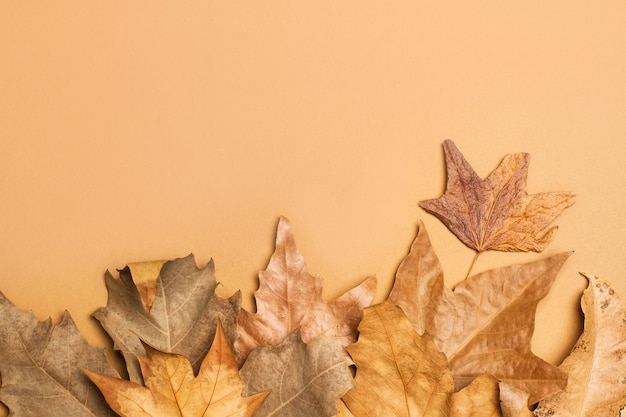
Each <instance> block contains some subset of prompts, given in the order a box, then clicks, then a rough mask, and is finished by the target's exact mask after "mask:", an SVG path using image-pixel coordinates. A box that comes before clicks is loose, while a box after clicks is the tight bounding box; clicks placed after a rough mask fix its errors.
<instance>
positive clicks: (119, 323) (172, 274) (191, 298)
mask: <svg viewBox="0 0 626 417" xmlns="http://www.w3.org/2000/svg"><path fill="white" fill-rule="evenodd" d="M105 281H106V286H107V290H108V294H109V297H108V301H107V305H106V307H103V308H100V309H98V310H97V311H96V312H95V313H94V314H93V316H94V317H95V318H96V319H98V321H100V323H101V324H102V327H104V329H105V330H106V331H107V333H108V334H109V335H110V336H111V338H112V339H113V341H114V342H115V348H116V349H118V350H120V351H121V352H122V355H123V356H124V359H125V360H126V366H127V368H128V373H129V376H130V379H131V381H133V382H137V383H141V382H142V377H141V369H140V366H139V361H138V360H137V357H138V356H140V355H143V354H144V353H145V352H144V348H143V345H142V343H141V341H142V340H143V341H144V342H146V343H147V344H149V345H150V346H154V347H155V348H157V349H159V350H161V351H163V352H170V353H178V354H180V355H183V356H184V357H186V358H187V359H189V360H190V361H191V363H192V366H193V368H194V370H195V371H197V370H198V368H199V366H200V362H201V361H202V358H204V355H205V354H206V352H207V351H208V350H209V346H210V345H211V342H212V341H213V337H214V335H215V329H216V327H217V322H218V320H221V321H222V323H223V325H224V329H225V332H226V335H227V338H228V340H231V341H232V340H234V339H235V337H236V336H235V335H236V326H237V325H236V320H237V315H238V314H239V306H240V304H241V294H240V293H239V292H237V293H236V294H234V295H233V296H231V297H230V298H228V299H224V298H222V297H219V296H217V295H216V294H215V287H216V286H217V282H216V280H215V268H214V265H213V261H210V262H209V263H208V264H207V265H206V266H205V267H204V268H201V269H200V268H198V267H197V266H196V263H195V259H194V257H193V255H189V256H187V257H185V258H180V259H176V260H173V261H170V262H166V263H165V264H164V265H163V267H162V268H161V271H160V273H159V275H158V277H157V279H156V292H155V294H154V301H153V302H152V303H151V308H150V311H149V312H148V311H146V308H145V304H144V301H143V299H142V297H141V295H140V292H139V291H138V289H137V286H136V285H135V283H134V282H133V277H132V275H131V271H130V269H129V268H128V267H127V268H124V269H123V270H121V271H120V272H119V278H115V277H113V276H112V275H111V274H110V273H108V272H107V274H106V276H105Z"/></svg>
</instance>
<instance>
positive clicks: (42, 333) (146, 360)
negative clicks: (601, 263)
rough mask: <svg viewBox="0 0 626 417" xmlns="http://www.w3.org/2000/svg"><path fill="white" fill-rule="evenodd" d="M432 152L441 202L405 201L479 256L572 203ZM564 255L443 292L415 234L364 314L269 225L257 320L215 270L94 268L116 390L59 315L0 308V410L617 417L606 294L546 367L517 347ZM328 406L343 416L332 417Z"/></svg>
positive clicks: (526, 241)
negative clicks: (271, 234)
mask: <svg viewBox="0 0 626 417" xmlns="http://www.w3.org/2000/svg"><path fill="white" fill-rule="evenodd" d="M444 150H445V153H446V164H447V170H448V184H447V187H446V191H445V193H444V195H443V196H442V197H441V198H439V199H434V200H427V201H423V202H421V204H420V205H421V206H422V207H423V208H425V209H426V210H428V211H429V212H431V213H433V214H435V215H436V216H437V217H439V218H440V219H441V220H442V221H443V222H444V223H445V224H446V225H447V226H448V227H449V228H450V229H451V230H452V231H453V232H454V233H455V234H456V235H457V236H458V237H459V239H460V240H461V241H462V242H463V243H465V244H466V245H467V246H469V247H470V248H472V249H474V250H476V251H477V252H481V251H484V250H490V249H491V250H506V251H529V250H534V251H541V250H543V248H544V247H545V246H546V245H547V244H548V243H549V241H550V240H551V239H552V237H553V235H554V232H555V230H556V229H555V228H554V227H553V228H549V224H550V223H551V222H552V221H553V219H554V218H555V217H556V216H558V215H559V214H560V213H561V211H562V210H563V209H564V208H566V207H568V206H569V205H571V204H572V203H573V198H574V197H573V194H571V193H542V194H536V195H528V194H527V193H526V189H525V187H526V175H527V169H528V160H529V159H528V158H529V157H528V155H527V154H514V155H508V156H506V157H505V158H504V159H503V161H502V162H501V164H500V165H499V166H498V167H497V168H496V170H495V171H494V172H492V173H491V174H490V175H489V176H488V177H487V178H486V179H484V180H481V179H480V178H478V176H477V175H476V173H475V172H474V170H473V169H472V168H471V166H470V165H469V164H468V163H467V161H466V160H465V159H464V158H463V156H462V155H461V154H460V152H459V151H458V149H457V148H456V146H454V144H453V143H452V142H451V141H446V142H445V143H444ZM568 256H569V253H562V254H558V255H554V256H550V257H547V258H544V259H541V260H538V261H535V262H531V263H526V264H520V265H512V266H509V267H504V268H497V269H493V270H490V271H485V272H481V273H478V274H475V275H473V276H470V277H468V278H467V279H466V280H464V281H462V282H460V283H459V284H458V285H457V286H456V288H454V289H453V290H449V289H447V288H445V286H444V280H443V270H442V267H441V265H440V264H439V261H438V259H437V256H436V255H435V252H434V249H433V248H432V246H431V244H430V241H429V239H428V235H427V234H426V230H425V228H424V226H423V225H422V224H420V225H419V228H418V234H417V237H416V239H415V241H414V243H413V245H412V246H411V250H410V252H409V254H408V256H407V257H406V258H405V259H404V261H403V262H402V263H401V265H400V266H399V268H398V271H397V274H396V280H395V283H394V286H393V289H392V290H391V292H390V294H389V297H388V301H386V302H385V303H382V304H378V305H376V306H372V307H369V308H367V309H366V313H365V317H364V316H363V309H364V308H366V307H367V305H369V304H370V302H371V301H372V298H373V295H374V287H375V279H374V278H368V279H366V280H365V281H363V282H362V283H361V284H360V285H358V286H357V287H355V288H353V289H352V290H350V291H348V292H346V293H345V294H344V295H342V296H341V297H339V298H338V299H336V300H335V301H332V302H329V303H327V302H325V301H324V300H323V299H322V297H321V294H322V285H323V282H322V279H321V278H320V277H317V276H314V275H312V274H310V273H309V272H308V269H307V267H306V265H305V263H304V259H303V257H302V255H301V254H300V253H299V252H298V250H297V248H296V246H295V241H294V238H293V236H292V235H291V230H290V226H289V222H288V221H287V219H285V218H281V219H280V221H279V224H278V231H277V238H276V249H275V252H274V254H273V255H272V257H271V259H270V262H269V264H268V267H267V268H266V270H265V271H262V272H261V273H260V274H259V289H258V291H257V292H256V293H255V297H256V302H257V312H256V313H254V314H253V313H249V312H247V311H244V310H241V309H240V307H239V306H240V298H241V296H240V294H239V293H236V294H234V295H233V296H232V297H230V298H228V299H224V298H220V297H218V296H217V295H216V294H215V287H216V285H217V282H216V280H215V277H214V267H213V263H212V261H211V262H209V264H208V265H206V266H205V267H204V268H198V267H197V266H196V264H195V260H194V258H193V256H191V255H190V256H188V257H186V258H182V259H177V260H174V261H170V262H164V261H158V262H148V263H132V264H129V266H128V267H126V268H124V269H123V270H121V271H120V273H119V278H115V277H113V276H112V275H111V274H109V273H107V275H106V284H107V289H108V291H109V300H108V302H107V306H106V307H104V308H101V309H99V310H98V311H97V312H96V313H95V314H94V317H96V318H97V319H98V320H99V321H100V323H101V324H102V326H103V327H104V329H105V330H106V331H107V332H108V333H109V335H110V336H111V338H112V339H113V341H114V345H115V348H116V349H118V350H120V351H121V352H122V355H123V357H124V359H125V360H126V365H127V368H128V373H129V376H130V379H131V381H127V380H121V379H119V378H115V372H114V371H113V370H112V369H111V368H110V367H109V366H108V364H107V363H106V359H105V357H104V355H103V352H102V350H100V349H97V348H93V347H90V346H88V345H87V343H86V342H85V341H84V340H82V338H80V335H79V333H78V331H77V330H76V328H75V326H74V325H73V323H72V321H71V318H70V317H69V314H66V315H65V317H64V319H63V321H62V322H61V324H59V325H58V326H53V325H52V324H51V322H50V321H49V320H48V321H46V322H38V321H36V320H35V319H34V318H33V317H32V315H29V314H27V313H23V312H21V311H19V310H17V309H16V308H15V307H14V306H13V305H12V304H11V303H10V302H8V300H6V299H4V298H3V297H2V298H0V320H1V321H2V323H3V324H4V323H6V325H4V327H2V328H0V372H1V376H2V387H1V388H0V400H2V401H3V402H4V403H5V404H7V405H8V406H9V407H10V408H11V412H12V414H11V415H16V416H18V417H20V416H31V415H47V416H51V417H56V416H61V415H63V416H66V417H74V416H81V417H83V416H85V417H94V416H96V417H99V416H112V415H113V410H115V412H117V413H119V414H120V415H122V416H130V415H132V416H146V417H148V416H150V417H153V416H159V417H161V416H170V415H179V416H185V417H188V416H189V417H190V416H194V417H195V416H206V415H208V414H207V413H211V415H239V416H248V417H251V416H252V415H254V416H256V417H261V416H270V415H271V416H276V417H295V416H298V417H300V416H310V417H331V416H333V415H336V413H337V412H339V413H340V414H339V416H341V417H344V416H349V415H352V414H353V415H354V416H356V417H361V416H368V417H377V416H387V415H397V416H406V417H413V416H424V415H428V416H433V417H436V416H446V417H483V416H494V417H495V416H502V417H528V416H529V415H532V414H531V411H529V409H528V408H527V405H529V404H533V403H535V402H537V401H539V400H541V402H540V405H539V408H538V409H537V410H536V411H535V414H536V415H537V416H548V415H552V416H555V417H558V416H566V417H573V416H575V417H587V416H591V415H593V416H598V417H605V416H615V415H616V413H619V412H620V411H622V410H624V408H625V407H626V400H625V399H624V398H626V392H625V391H624V386H626V384H624V382H626V374H624V371H623V370H624V369H626V363H625V362H626V359H625V358H626V332H625V331H624V329H626V308H625V306H624V305H623V303H622V301H621V299H619V297H617V295H616V294H615V291H614V290H613V289H611V287H610V285H609V284H608V283H605V282H604V281H600V280H598V279H595V278H593V279H592V278H590V281H591V284H590V287H589V289H587V290H586V291H585V295H584V297H583V301H582V304H583V310H584V311H585V331H584V333H583V335H582V336H581V338H580V340H579V342H578V344H577V345H576V347H575V348H574V350H573V351H572V354H571V355H570V357H569V358H567V359H566V360H565V361H564V363H563V364H562V365H561V367H560V368H561V369H558V368H556V367H554V366H552V365H550V364H548V363H546V362H545V361H543V360H542V359H540V358H538V357H536V356H535V355H534V354H533V353H532V352H531V350H530V338H531V336H532V333H533V326H534V315H535V308H536V306H537V303H538V302H539V300H541V299H542V298H543V297H544V296H545V294H546V293H547V292H548V290H549V288H550V286H551V284H552V282H553V281H554V279H555V277H556V275H557V272H558V271H559V269H560V268H561V266H562V264H563V263H564V262H565V260H566V259H567V258H568ZM394 304H395V305H394ZM363 317H364V318H363ZM362 318H363V321H362V322H361V319H362ZM218 323H220V324H218ZM222 323H223V325H224V326H223V328H222ZM359 323H361V325H360V327H359V331H360V335H359V338H358V341H356V342H355V340H357V338H356V335H357V326H358V325H359ZM232 346H234V347H235V348H236V349H235V351H236V353H237V356H236V359H237V361H236V360H235V357H234V356H233V353H232V352H231V347H232ZM346 348H347V351H346ZM237 351H238V352H237ZM347 352H349V353H350V355H351V356H348V354H347ZM346 359H348V362H349V361H350V360H351V359H354V363H355V366H356V379H355V380H354V381H353V379H352V376H351V373H350V372H349V370H348V367H347V366H348V365H347V363H346ZM238 365H239V366H241V365H243V367H242V368H241V369H240V370H239V371H238V369H237V366H238ZM81 367H82V368H86V369H89V370H91V371H94V372H91V371H87V374H88V375H89V376H90V377H91V378H92V379H93V380H94V381H95V382H96V383H97V385H98V386H99V387H100V388H101V389H102V391H103V393H104V394H105V396H106V398H107V401H108V403H109V404H110V405H111V407H109V406H107V405H106V403H105V401H104V399H103V397H102V395H101V394H100V393H99V392H98V391H97V389H96V387H95V386H94V385H93V384H92V383H91V382H90V381H89V380H88V378H87V377H86V376H85V375H84V374H83V373H82V372H80V371H79V368H81ZM218 370H219V371H218ZM567 373H569V374H570V377H569V385H568V386H567V389H565V390H563V388H564V387H565V385H566V383H567ZM487 374H489V375H487ZM240 375H241V379H240ZM269 390H271V394H268V391H269ZM344 394H345V395H344ZM342 395H343V399H344V401H345V403H346V404H347V405H348V406H349V408H350V410H351V411H352V414H351V413H350V412H348V411H347V410H346V409H345V406H344V405H342V404H340V405H341V406H340V407H339V410H338V409H337V407H336V405H337V404H339V403H340V402H339V401H338V400H339V398H340V397H341V396H342ZM546 397H549V398H546ZM33 398H36V399H37V401H33V400H32V399H33ZM132 407H138V408H140V409H142V410H143V411H141V412H140V413H139V414H135V411H132ZM150 409H151V410H152V411H146V410H150ZM142 413H143V414H142Z"/></svg>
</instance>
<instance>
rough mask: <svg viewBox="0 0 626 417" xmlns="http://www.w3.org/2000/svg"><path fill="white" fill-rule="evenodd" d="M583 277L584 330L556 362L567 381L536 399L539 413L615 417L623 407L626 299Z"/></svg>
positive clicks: (625, 403)
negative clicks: (562, 387) (558, 389)
mask: <svg viewBox="0 0 626 417" xmlns="http://www.w3.org/2000/svg"><path fill="white" fill-rule="evenodd" d="M585 276H586V277H587V279H588V280H589V285H588V287H587V289H586V290H585V291H584V293H583V296H582V301H581V305H582V309H583V312H584V313H585V323H584V330H583V333H582V334H581V336H580V338H579V339H578V342H576V345H575V346H574V348H573V349H572V352H571V353H570V355H569V356H568V357H567V358H565V360H564V361H563V363H562V364H561V366H560V368H561V369H562V370H563V371H565V372H568V373H569V384H568V385H567V388H566V389H565V390H564V391H563V392H561V393H558V394H556V395H555V396H553V397H551V398H548V399H546V400H544V401H542V402H540V403H539V407H538V408H537V409H536V410H535V414H536V415H537V416H540V417H543V416H554V417H560V416H562V417H591V416H593V417H609V416H610V417H616V416H618V414H619V413H620V410H622V409H623V408H624V407H626V303H624V300H623V299H622V298H621V297H620V296H619V295H618V294H617V293H616V292H615V290H614V289H613V288H611V285H610V284H609V283H608V282H607V281H604V280H601V279H599V278H598V277H595V276H591V275H585Z"/></svg>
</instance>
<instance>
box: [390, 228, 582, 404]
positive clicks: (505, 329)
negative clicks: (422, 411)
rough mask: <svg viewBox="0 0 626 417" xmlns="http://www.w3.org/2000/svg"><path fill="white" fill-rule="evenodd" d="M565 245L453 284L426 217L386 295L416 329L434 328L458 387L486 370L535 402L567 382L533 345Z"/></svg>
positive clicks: (564, 255)
mask: <svg viewBox="0 0 626 417" xmlns="http://www.w3.org/2000/svg"><path fill="white" fill-rule="evenodd" d="M569 255H570V253H569V252H567V253H561V254H558V255H555V256H552V257H549V258H546V259H543V260H540V261H536V262H531V263H526V264H520V265H512V266H508V267H504V268H497V269H493V270H490V271H485V272H481V273H479V274H476V275H473V276H471V277H469V278H468V279H466V280H464V281H462V282H461V283H459V284H458V285H457V286H456V287H455V288H454V290H450V289H447V288H446V287H445V285H444V278H443V270H442V268H441V265H440V263H439V260H438V259H437V256H436V254H435V251H434V250H433V247H432V245H431V243H430V239H429V238H428V234H427V233H426V229H425V227H424V225H423V224H421V223H420V225H419V229H418V233H417V237H416V238H415V241H414V242H413V245H412V246H411V250H410V252H409V254H408V255H407V257H406V258H405V259H404V260H403V261H402V263H401V264H400V266H399V267H398V271H397V274H396V279H395V282H394V285H393V288H392V290H391V292H390V294H389V297H388V300H389V301H390V302H392V303H394V304H398V305H399V306H400V307H402V309H403V310H404V312H405V313H406V315H407V316H408V318H409V320H410V321H411V323H413V326H414V328H415V329H416V330H417V332H418V333H419V334H424V333H425V332H428V333H430V334H431V335H432V336H433V339H434V342H435V345H436V346H437V347H438V348H439V350H440V351H442V352H443V353H444V354H445V355H446V356H447V358H448V362H449V366H450V369H451V370H452V374H453V376H454V381H455V386H456V388H457V389H460V388H462V387H464V386H466V385H468V384H469V383H470V382H471V381H472V380H473V379H474V378H475V377H476V376H478V375H480V374H483V373H488V374H491V375H494V376H495V377H497V378H498V379H499V380H501V381H506V382H508V383H510V384H512V385H514V386H516V387H518V388H519V389H522V390H524V391H526V392H528V393H529V394H530V399H529V401H530V402H531V403H535V402H537V401H539V400H541V399H543V398H546V397H548V396H550V395H553V394H554V393H556V392H558V391H561V390H562V389H563V388H565V385H566V383H567V375H566V374H565V373H564V372H563V371H560V370H559V369H558V368H556V367H555V366H553V365H551V364H549V363H547V362H545V361H544V360H542V359H540V358H538V357H537V356H535V355H534V354H533V353H532V352H531V350H530V342H531V338H532V334H533V330H534V319H535V309H536V306H537V303H538V302H539V300H541V299H542V298H543V297H544V296H545V295H546V294H547V292H548V290H549V289H550V286H551V285H552V283H553V281H554V279H555V278H556V275H557V272H558V271H559V270H560V268H561V266H562V265H563V263H564V262H565V260H566V259H567V258H568V257H569Z"/></svg>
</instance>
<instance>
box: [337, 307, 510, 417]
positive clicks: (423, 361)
mask: <svg viewBox="0 0 626 417" xmlns="http://www.w3.org/2000/svg"><path fill="white" fill-rule="evenodd" d="M348 352H349V353H350V355H352V357H353V359H354V362H355V364H356V368H357V370H356V379H355V387H354V388H353V389H352V390H350V391H348V393H346V395H344V396H343V400H344V402H345V403H346V404H347V405H348V408H349V409H350V411H351V412H352V414H353V415H354V416H355V417H387V416H396V417H422V416H429V417H462V416H463V417H495V416H500V415H501V414H500V411H499V399H498V385H497V381H496V380H495V379H494V378H492V377H489V376H487V375H483V376H481V377H479V378H476V380H474V381H473V382H472V384H470V385H469V386H468V387H466V388H465V389H463V390H461V391H459V392H457V393H454V381H453V379H452V373H451V372H450V370H449V369H448V366H447V365H448V364H447V360H446V357H445V355H444V354H443V353H441V352H439V350H438V349H437V347H436V346H435V344H434V343H433V341H432V338H431V337H430V336H429V335H428V334H424V335H421V336H420V335H419V334H418V333H417V332H416V331H415V330H414V329H413V325H412V324H411V323H410V321H409V320H408V319H407V317H406V315H405V314H404V312H403V311H402V310H401V309H400V308H399V307H398V306H396V305H393V304H391V303H382V304H377V305H374V306H372V307H368V308H366V309H365V317H364V318H363V321H362V322H361V324H360V326H359V339H358V341H357V342H356V343H355V344H353V345H350V346H348Z"/></svg>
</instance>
